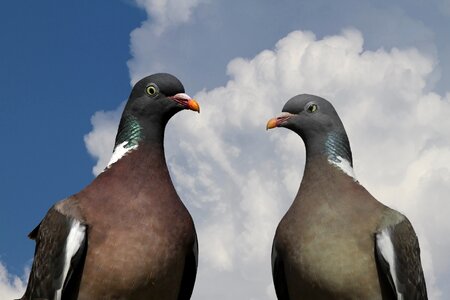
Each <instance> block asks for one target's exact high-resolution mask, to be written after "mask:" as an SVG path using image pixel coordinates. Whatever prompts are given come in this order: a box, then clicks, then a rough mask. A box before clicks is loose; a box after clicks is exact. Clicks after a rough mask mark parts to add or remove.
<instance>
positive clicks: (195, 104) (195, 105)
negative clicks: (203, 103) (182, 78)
mask: <svg viewBox="0 0 450 300" xmlns="http://www.w3.org/2000/svg"><path fill="white" fill-rule="evenodd" d="M187 106H188V108H189V109H190V110H193V111H196V112H198V113H200V105H198V102H197V101H195V100H194V99H189V100H188V102H187Z"/></svg>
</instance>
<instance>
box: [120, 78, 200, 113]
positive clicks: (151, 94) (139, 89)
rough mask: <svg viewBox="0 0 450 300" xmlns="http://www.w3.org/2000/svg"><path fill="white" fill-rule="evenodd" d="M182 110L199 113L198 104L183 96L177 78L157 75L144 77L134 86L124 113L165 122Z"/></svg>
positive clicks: (182, 90)
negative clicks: (156, 117) (155, 118)
mask: <svg viewBox="0 0 450 300" xmlns="http://www.w3.org/2000/svg"><path fill="white" fill-rule="evenodd" d="M183 109H191V110H194V111H197V112H199V111H200V108H199V105H198V103H197V102H196V101H195V100H193V99H192V98H191V97H189V96H188V95H187V94H185V92H184V87H183V84H182V83H181V82H180V81H179V80H178V78H176V77H175V76H173V75H170V74H167V73H158V74H153V75H150V76H147V77H144V78H142V79H141V80H139V81H138V82H137V83H136V84H135V85H134V87H133V90H132V91H131V94H130V97H129V98H128V102H127V105H126V107H125V110H124V113H127V114H131V115H133V116H135V117H137V118H138V119H141V118H152V117H154V116H160V117H162V120H164V121H167V120H169V119H170V118H171V117H172V116H173V115H175V114H176V113H177V112H179V111H181V110H183Z"/></svg>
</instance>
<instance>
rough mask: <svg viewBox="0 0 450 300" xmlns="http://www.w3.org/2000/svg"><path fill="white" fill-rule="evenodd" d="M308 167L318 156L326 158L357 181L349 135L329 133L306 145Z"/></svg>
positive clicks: (316, 137) (315, 138)
mask: <svg viewBox="0 0 450 300" xmlns="http://www.w3.org/2000/svg"><path fill="white" fill-rule="evenodd" d="M305 144H306V167H305V168H307V167H308V166H309V164H310V162H311V160H314V159H315V158H316V157H317V156H318V155H320V156H322V157H325V158H326V160H327V161H328V163H329V164H330V165H332V166H333V167H337V168H338V169H340V170H341V171H342V172H344V173H345V174H346V175H348V176H350V177H352V178H353V179H354V180H355V181H356V179H355V174H354V171H353V158H352V151H351V149H350V143H349V141H348V137H347V134H346V133H345V131H344V132H336V131H335V132H329V133H327V134H324V135H323V136H315V137H314V138H313V140H312V141H307V142H306V143H305Z"/></svg>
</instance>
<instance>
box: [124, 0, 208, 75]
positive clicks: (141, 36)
mask: <svg viewBox="0 0 450 300" xmlns="http://www.w3.org/2000/svg"><path fill="white" fill-rule="evenodd" d="M135 2H136V4H137V5H138V6H139V7H140V8H142V9H144V10H145V11H146V13H147V15H148V19H147V20H146V21H144V22H143V23H142V24H141V26H140V27H139V28H136V29H135V30H133V31H132V32H131V34H130V50H131V54H132V56H133V58H132V59H131V60H130V61H128V67H129V69H130V75H131V79H132V82H136V81H137V80H139V79H140V78H141V77H143V76H146V75H149V74H148V70H155V69H157V70H158V69H159V70H164V69H166V68H165V66H164V65H161V64H160V63H158V62H157V61H153V60H149V59H148V57H149V56H150V55H149V54H152V53H155V52H158V50H159V49H158V46H160V43H161V40H159V39H158V38H159V37H160V35H161V34H162V33H163V32H165V31H167V30H169V29H170V28H176V27H178V26H180V25H181V24H183V23H186V22H188V21H190V20H191V18H192V14H193V10H194V8H195V7H197V6H198V5H199V4H200V3H202V2H205V0H184V1H177V0H135ZM170 48H171V45H170V43H169V44H167V48H166V49H170Z"/></svg>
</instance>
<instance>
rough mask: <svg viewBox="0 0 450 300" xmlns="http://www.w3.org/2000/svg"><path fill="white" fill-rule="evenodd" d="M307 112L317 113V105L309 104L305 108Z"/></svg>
mask: <svg viewBox="0 0 450 300" xmlns="http://www.w3.org/2000/svg"><path fill="white" fill-rule="evenodd" d="M307 110H308V112H310V113H313V112H316V111H317V104H314V103H313V104H310V105H309V106H308V108H307Z"/></svg>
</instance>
